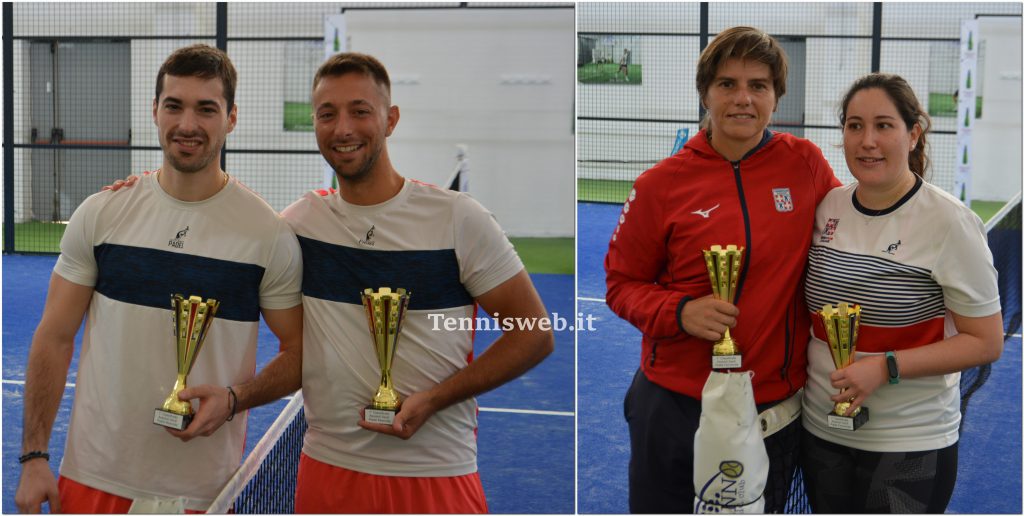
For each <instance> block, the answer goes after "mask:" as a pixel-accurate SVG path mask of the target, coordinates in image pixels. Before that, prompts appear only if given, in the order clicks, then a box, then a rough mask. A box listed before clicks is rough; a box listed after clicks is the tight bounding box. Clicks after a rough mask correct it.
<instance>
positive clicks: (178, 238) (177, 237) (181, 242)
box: [167, 226, 189, 249]
mask: <svg viewBox="0 0 1024 516" xmlns="http://www.w3.org/2000/svg"><path fill="white" fill-rule="evenodd" d="M188 228H189V227H188V226H185V229H183V230H181V231H178V232H177V233H175V234H174V238H172V239H170V240H168V241H167V246H168V247H173V248H175V249H184V248H185V237H186V236H188Z"/></svg>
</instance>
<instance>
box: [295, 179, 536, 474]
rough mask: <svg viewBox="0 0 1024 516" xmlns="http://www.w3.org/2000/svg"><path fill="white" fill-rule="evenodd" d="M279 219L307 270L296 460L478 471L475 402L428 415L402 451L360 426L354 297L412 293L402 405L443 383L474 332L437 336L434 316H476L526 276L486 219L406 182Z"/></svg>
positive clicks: (368, 359)
mask: <svg viewBox="0 0 1024 516" xmlns="http://www.w3.org/2000/svg"><path fill="white" fill-rule="evenodd" d="M282 215H283V216H284V217H285V219H286V220H288V222H289V223H290V224H291V225H292V228H293V229H294V230H295V233H296V235H297V236H298V238H299V244H300V246H301V247H302V252H303V259H304V261H305V269H304V275H303V282H302V283H303V287H302V291H303V308H304V311H305V325H304V332H303V337H304V338H303V343H304V348H303V374H302V392H303V396H304V397H305V409H306V419H307V421H308V423H309V430H308V431H307V432H306V438H305V444H304V447H303V451H304V452H305V453H306V454H307V455H309V456H310V457H312V458H314V459H316V460H318V461H321V462H325V463H327V464H332V465H335V466H339V467H343V468H346V469H351V470H355V471H360V472H363V473H370V474H376V475H389V476H408V477H443V476H456V475H465V474H469V473H473V472H475V471H476V437H475V429H476V411H477V404H476V400H475V399H468V400H465V401H463V402H461V403H457V404H455V405H453V406H451V407H448V408H446V409H444V410H441V411H439V412H437V413H435V414H434V415H433V416H432V417H431V418H430V419H428V420H427V422H426V423H425V424H424V425H423V427H421V428H420V429H419V430H418V431H417V433H416V434H415V435H413V437H412V438H411V439H409V440H405V441H403V440H399V439H397V438H395V437H392V436H389V435H384V434H380V433H377V432H372V431H369V430H365V429H363V428H361V427H359V426H358V421H359V417H360V416H359V411H360V409H362V408H364V407H366V405H367V404H369V402H370V400H371V398H372V396H373V394H374V392H375V391H376V390H377V387H378V385H379V384H380V365H379V364H378V362H377V357H376V354H375V351H374V347H373V341H372V340H371V338H370V334H369V329H368V323H367V320H366V314H365V311H364V309H363V306H362V304H361V301H360V297H359V295H360V293H361V292H362V291H363V290H364V289H367V288H371V289H374V290H377V289H379V288H381V287H389V288H391V289H397V288H405V289H407V290H408V291H409V292H410V294H411V297H410V304H409V312H408V314H407V315H406V319H405V323H404V326H403V329H402V332H401V335H400V337H399V341H398V345H397V348H396V352H395V358H394V364H393V368H392V378H393V382H394V386H395V389H396V390H397V391H398V393H399V395H400V396H401V397H402V399H405V398H407V397H408V396H409V395H410V394H412V393H415V392H421V391H425V390H427V389H429V388H431V387H433V386H435V385H437V384H438V383H440V382H442V381H444V380H445V379H447V378H448V377H450V376H451V375H453V374H455V373H456V372H458V371H459V370H461V369H462V368H464V367H466V366H467V365H468V363H469V361H470V360H471V359H472V353H473V333H472V331H465V330H461V329H460V330H455V331H445V330H444V329H443V325H442V326H440V327H439V329H435V322H434V320H432V319H431V318H430V316H431V315H432V314H437V315H435V319H437V317H438V315H440V316H443V317H444V318H450V317H457V318H463V317H473V316H474V314H475V302H474V299H475V298H477V297H479V296H480V295H482V294H484V293H486V292H488V291H490V290H491V289H493V288H495V287H497V286H498V285H500V284H502V283H504V282H505V281H507V280H508V279H510V278H512V277H513V276H514V275H516V274H517V273H519V271H521V270H522V269H523V265H522V262H521V261H520V260H519V257H518V255H516V253H515V250H514V249H513V248H512V245H511V243H510V242H509V241H508V239H507V238H506V237H505V235H504V233H503V232H502V230H501V228H500V227H499V226H498V224H497V222H496V221H495V220H494V217H493V216H492V215H491V214H490V213H489V212H488V211H487V210H486V209H484V208H483V207H482V206H481V205H480V204H479V203H477V202H476V201H475V200H473V199H472V198H471V197H469V196H468V195H466V194H464V193H457V192H452V191H449V190H443V189H439V188H437V187H434V186H430V185H426V184H423V183H419V182H416V181H411V180H406V181H405V183H404V185H403V186H402V189H401V191H400V192H399V193H398V194H397V195H396V196H395V197H393V198H391V199H389V200H387V201H385V202H383V203H380V204H377V205H373V206H358V205H353V204H349V203H347V202H345V201H344V200H343V199H342V198H341V195H340V194H338V193H336V192H332V193H329V194H324V195H321V194H319V193H316V192H310V193H308V194H306V195H305V196H304V197H303V198H302V199H300V200H298V201H297V202H295V203H294V204H292V205H291V206H290V207H288V208H287V209H286V210H285V211H284V212H282Z"/></svg>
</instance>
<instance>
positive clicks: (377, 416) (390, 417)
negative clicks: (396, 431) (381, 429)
mask: <svg viewBox="0 0 1024 516" xmlns="http://www.w3.org/2000/svg"><path fill="white" fill-rule="evenodd" d="M363 414H365V415H366V418H365V419H366V422H367V423H377V424H379V425H391V424H394V422H395V411H394V410H381V409H375V408H370V407H366V410H365V411H363Z"/></svg>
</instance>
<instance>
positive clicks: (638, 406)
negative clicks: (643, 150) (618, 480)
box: [605, 27, 839, 513]
mask: <svg viewBox="0 0 1024 516" xmlns="http://www.w3.org/2000/svg"><path fill="white" fill-rule="evenodd" d="M786 69H787V59H786V55H785V53H784V52H783V50H782V48H781V47H780V46H779V44H778V42H777V41H776V40H775V39H773V38H772V37H770V36H768V35H767V34H765V33H764V32H762V31H760V30H758V29H754V28H751V27H734V28H731V29H728V30H726V31H724V32H722V33H720V34H719V35H718V36H717V37H716V38H715V39H714V41H712V42H711V44H710V45H708V47H707V48H706V49H705V50H704V51H703V52H702V53H701V56H700V60H699V62H698V66H697V90H698V93H699V94H700V99H701V103H702V104H703V106H704V107H705V109H706V110H707V115H706V117H705V119H704V121H703V122H702V127H703V129H702V130H701V131H700V132H699V133H698V134H697V135H696V136H695V137H694V138H692V139H691V140H690V141H689V142H688V143H687V144H686V146H685V147H684V148H683V150H682V151H680V152H679V153H678V154H676V155H675V156H672V157H670V158H668V159H666V160H664V161H662V162H661V163H659V164H657V165H655V166H654V167H653V168H651V169H650V170H648V171H646V172H644V173H643V174H642V175H641V176H640V177H639V178H638V179H637V180H636V183H635V184H634V188H633V191H632V192H630V195H629V199H628V201H627V202H626V204H625V205H624V206H623V209H622V215H621V216H620V217H619V225H618V227H616V229H615V233H614V235H613V236H612V240H611V243H610V245H609V249H608V255H607V257H606V258H605V270H606V272H607V284H608V292H607V302H608V306H609V307H611V309H612V311H614V312H615V313H616V314H618V315H619V316H620V317H622V318H623V319H625V320H627V321H629V322H630V323H631V324H633V325H634V326H636V327H637V328H638V329H640V331H641V332H642V333H643V342H642V346H641V348H642V354H641V363H640V370H639V371H637V374H636V376H635V378H634V380H633V385H632V386H631V387H630V389H629V392H628V393H627V395H626V401H625V415H626V420H627V421H628V423H629V429H630V441H631V451H632V454H631V459H630V465H629V477H630V481H629V487H630V489H629V492H630V494H629V498H630V500H629V503H630V511H632V512H645V513H649V512H675V513H680V512H691V511H692V510H693V503H694V490H693V436H694V433H695V432H696V430H697V426H698V423H699V420H700V411H701V407H700V397H701V389H702V388H703V386H704V383H705V381H706V380H707V378H708V375H709V373H710V371H711V346H712V343H713V342H714V341H715V340H718V339H719V338H721V337H722V334H723V333H724V332H725V330H726V328H731V333H732V336H733V338H734V339H735V340H736V341H737V342H738V343H739V347H740V349H741V352H742V354H743V368H744V369H747V370H750V371H753V372H754V376H753V387H754V397H755V402H756V403H757V404H758V410H759V411H761V410H765V409H768V408H770V407H771V406H773V405H775V404H778V403H780V402H782V401H784V400H787V399H789V398H791V397H793V396H794V395H796V394H797V392H798V391H799V390H800V388H801V387H803V384H804V382H805V380H806V377H807V376H806V365H807V356H806V346H807V339H808V327H809V320H808V312H807V309H806V307H805V306H804V302H803V297H802V287H801V283H802V275H803V270H804V266H805V264H806V261H807V258H806V254H807V249H808V248H809V247H810V243H811V233H812V231H813V228H814V212H815V206H816V205H817V204H818V202H819V201H820V200H821V199H822V198H823V197H824V196H825V194H826V193H827V192H828V191H829V190H831V189H832V188H834V187H836V186H838V185H839V181H838V180H837V179H836V178H835V176H834V175H833V173H832V169H831V168H830V167H829V165H828V163H827V162H826V161H825V158H824V156H822V153H821V150H820V149H818V148H817V147H816V146H814V144H812V143H811V142H809V141H807V140H804V139H801V138H796V137H794V136H792V135H789V134H786V133H775V132H771V131H769V130H767V126H768V123H769V122H770V120H771V116H772V113H773V112H774V111H775V110H776V108H777V107H778V103H779V98H781V97H782V95H783V94H784V93H785V89H786ZM715 244H720V245H726V244H736V245H739V246H742V247H744V248H745V252H744V258H743V260H744V267H743V269H742V272H741V275H740V278H739V283H738V287H737V294H736V298H735V304H730V303H727V302H724V301H718V300H715V299H714V298H712V297H711V283H710V281H709V279H708V272H707V269H706V268H705V264H704V258H703V255H702V253H701V250H702V249H708V248H710V246H712V245H715ZM796 404H797V405H798V404H799V402H798V401H797V403H796ZM800 434H801V428H800V423H799V421H796V422H793V423H790V424H788V425H786V426H785V428H783V429H781V430H779V431H778V432H776V433H775V434H774V435H772V436H771V437H769V438H767V439H766V440H765V445H766V447H767V450H768V454H769V458H770V464H771V465H770V470H769V483H768V488H767V489H766V492H765V502H766V505H765V511H766V512H781V511H782V509H783V508H784V504H785V501H786V497H787V494H788V490H789V485H790V480H791V479H792V474H793V467H794V464H795V461H796V453H797V450H798V447H799V440H800Z"/></svg>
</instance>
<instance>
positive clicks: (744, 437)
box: [693, 371, 768, 514]
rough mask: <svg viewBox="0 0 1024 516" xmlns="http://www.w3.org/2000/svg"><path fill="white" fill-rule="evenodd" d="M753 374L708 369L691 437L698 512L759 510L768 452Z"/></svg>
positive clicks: (766, 477)
mask: <svg viewBox="0 0 1024 516" xmlns="http://www.w3.org/2000/svg"><path fill="white" fill-rule="evenodd" d="M751 376H752V373H750V372H742V373H718V372H714V371H712V372H711V376H709V377H708V381H707V383H705V384H704V391H703V394H702V397H701V415H700V426H699V427H698V428H697V433H696V434H695V435H694V437H693V487H694V490H695V492H696V493H697V496H696V498H695V500H694V512H695V513H697V514H709V513H733V514H752V513H763V512H764V497H763V496H762V494H763V493H764V488H765V485H766V484H767V482H768V452H766V451H765V448H764V439H763V438H762V436H761V429H760V427H759V425H758V422H757V421H758V419H757V407H756V406H755V405H754V389H753V386H752V385H751V383H750V378H751Z"/></svg>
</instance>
